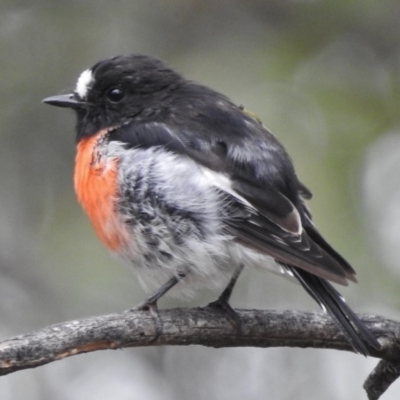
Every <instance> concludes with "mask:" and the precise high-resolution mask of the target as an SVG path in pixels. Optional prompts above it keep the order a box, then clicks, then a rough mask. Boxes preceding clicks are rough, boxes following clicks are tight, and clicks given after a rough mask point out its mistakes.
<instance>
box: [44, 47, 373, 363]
mask: <svg viewBox="0 0 400 400" xmlns="http://www.w3.org/2000/svg"><path fill="white" fill-rule="evenodd" d="M43 102H44V103H47V104H49V105H53V106H57V107H65V108H69V109H72V110H73V111H74V112H75V114H76V117H77V124H76V145H77V152H76V158H75V170H74V187H75V191H76V195H77V198H78V201H79V203H80V204H81V205H82V207H83V209H84V211H85V212H86V213H87V215H88V217H89V219H90V221H91V223H92V225H93V227H94V230H95V232H96V233H97V235H98V237H99V238H100V240H101V241H102V242H103V243H104V245H105V246H106V247H107V248H108V249H109V250H110V251H111V252H113V253H115V254H117V255H118V256H119V257H121V258H122V259H123V260H125V261H126V262H127V263H128V264H130V265H132V266H133V268H134V270H135V272H136V274H137V276H138V278H139V281H140V282H141V284H142V285H143V286H144V287H145V289H146V290H153V292H152V294H150V296H149V297H147V299H146V300H145V301H144V302H143V303H142V306H148V307H156V306H157V301H158V300H159V299H160V298H161V297H162V296H163V295H164V294H166V293H167V292H169V294H171V295H174V296H177V297H184V296H188V295H189V296H190V295H193V293H195V292H196V290H198V289H199V288H202V287H205V288H212V289H214V290H220V291H222V292H221V295H220V296H219V297H218V299H217V300H216V301H215V302H213V303H211V304H213V305H214V306H220V307H222V308H223V309H224V310H226V311H228V313H231V314H234V310H233V309H232V308H231V306H230V305H229V299H230V296H231V293H232V290H233V288H234V286H235V284H236V281H237V279H238V277H239V275H240V274H241V272H242V270H243V269H244V268H246V269H247V270H248V269H251V268H261V269H265V270H268V271H271V272H274V273H276V274H279V275H281V276H284V277H286V278H288V279H290V280H293V281H295V282H297V283H299V284H300V285H301V286H302V287H303V288H304V289H305V291H306V292H307V293H308V294H309V295H310V296H311V297H312V298H313V299H314V300H315V301H316V302H317V303H318V304H319V305H320V307H321V308H322V309H323V310H324V311H326V312H328V313H329V314H330V315H331V317H332V318H333V320H334V321H335V322H336V324H337V326H338V328H339V329H340V330H341V332H342V333H343V335H344V336H345V338H346V339H347V341H348V343H349V344H350V346H351V347H352V348H353V350H354V351H355V352H357V353H360V354H363V355H365V356H367V355H369V354H370V348H372V349H379V348H380V344H379V342H378V340H377V339H376V338H375V337H374V336H373V334H372V333H371V332H370V331H369V329H368V328H367V327H366V326H365V324H364V323H363V322H362V321H361V320H360V318H359V317H358V316H357V315H356V314H355V313H354V312H353V311H352V309H351V308H350V307H349V306H348V305H347V304H346V302H345V300H344V298H343V297H342V296H341V295H340V294H339V292H338V291H337V290H336V289H335V288H334V286H333V285H332V283H335V284H339V285H344V286H346V285H348V283H349V281H351V282H357V280H356V277H355V274H356V273H355V270H354V269H353V267H352V266H351V265H350V264H349V263H348V262H347V261H346V260H345V259H344V258H343V257H342V256H341V255H340V254H339V253H338V252H337V251H336V250H334V249H333V247H331V245H329V244H328V242H327V241H326V240H325V239H324V238H323V237H322V235H321V234H320V233H319V231H318V230H317V228H316V227H315V225H314V223H313V222H312V216H311V213H310V211H309V208H308V206H307V204H306V201H307V200H309V199H310V198H311V196H312V194H311V192H310V190H309V189H308V188H307V187H306V186H305V185H304V184H303V183H301V182H300V180H299V179H298V177H297V175H296V172H295V169H294V165H293V162H292V160H291V158H290V156H289V155H288V153H287V152H286V150H285V148H284V147H283V145H282V144H281V143H280V142H279V141H278V139H277V138H276V137H275V136H274V135H273V134H272V133H271V132H270V131H269V130H268V129H267V128H266V127H264V125H263V124H262V122H261V121H260V119H259V118H258V117H256V116H255V115H254V114H253V113H251V112H249V111H247V110H246V109H245V108H244V107H243V106H242V105H236V104H235V103H234V102H232V101H231V100H230V99H229V98H228V97H226V96H225V95H223V94H221V93H219V92H217V91H215V90H213V89H211V88H209V87H207V86H205V85H202V84H200V83H197V82H195V81H192V80H189V79H187V78H185V77H184V76H183V75H182V74H180V73H178V72H177V71H175V70H174V69H173V68H171V67H170V66H169V65H167V64H166V63H165V62H164V61H162V60H160V59H158V58H156V57H153V56H149V55H143V54H130V55H121V56H116V57H113V58H109V59H105V60H102V61H99V62H98V63H96V64H95V65H94V66H92V67H91V68H89V69H86V70H84V71H83V72H82V73H81V75H80V76H79V78H78V80H77V83H76V86H75V89H74V90H72V91H71V92H70V93H67V94H59V95H56V96H51V97H48V98H46V99H44V100H43Z"/></svg>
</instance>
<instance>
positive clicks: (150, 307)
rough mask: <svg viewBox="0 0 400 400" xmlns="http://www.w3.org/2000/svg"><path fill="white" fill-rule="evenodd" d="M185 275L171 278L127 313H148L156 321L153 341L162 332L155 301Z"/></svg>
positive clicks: (180, 274) (181, 274)
mask: <svg viewBox="0 0 400 400" xmlns="http://www.w3.org/2000/svg"><path fill="white" fill-rule="evenodd" d="M185 276H186V273H183V272H181V273H179V274H178V276H173V277H172V278H171V279H170V280H169V281H167V282H166V283H164V285H162V286H161V287H160V288H159V289H157V290H156V291H155V292H154V293H153V294H151V295H150V296H149V297H147V298H146V299H145V300H144V301H142V302H141V303H139V304H138V305H137V306H136V307H133V308H132V309H130V310H129V311H149V312H150V313H151V314H152V315H153V317H154V319H155V321H156V336H155V338H154V341H155V340H157V338H158V337H159V336H160V334H161V332H162V322H161V318H160V314H159V312H158V306H157V301H158V300H159V299H160V298H161V297H162V296H164V294H165V293H167V292H168V291H169V290H170V289H171V288H173V287H174V286H175V285H176V284H177V283H179V282H180V281H181V280H182V279H183V278H184V277H185Z"/></svg>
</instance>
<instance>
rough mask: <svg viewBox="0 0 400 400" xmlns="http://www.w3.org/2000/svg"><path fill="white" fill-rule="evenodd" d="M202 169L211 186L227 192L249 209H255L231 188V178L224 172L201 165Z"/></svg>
mask: <svg viewBox="0 0 400 400" xmlns="http://www.w3.org/2000/svg"><path fill="white" fill-rule="evenodd" d="M202 171H203V174H204V176H205V177H206V178H207V180H208V181H209V182H210V183H211V184H212V185H213V186H215V187H217V188H218V189H220V190H222V191H224V192H226V193H229V194H230V195H232V196H233V197H236V198H237V199H238V200H239V201H240V202H241V203H243V204H245V205H246V206H247V207H249V208H250V209H252V210H255V208H254V207H253V206H252V205H251V204H250V203H249V202H248V201H247V200H246V199H245V198H244V197H242V196H241V195H240V194H239V193H237V192H236V191H235V190H233V189H232V183H231V180H230V179H229V178H228V177H227V176H226V175H225V174H222V173H220V172H215V171H213V170H211V169H209V168H207V167H202Z"/></svg>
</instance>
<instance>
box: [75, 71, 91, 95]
mask: <svg viewBox="0 0 400 400" xmlns="http://www.w3.org/2000/svg"><path fill="white" fill-rule="evenodd" d="M92 81H93V74H92V71H91V70H90V69H87V70H85V71H83V72H82V73H81V75H80V76H79V78H78V81H77V82H76V88H75V92H76V93H77V94H78V96H79V97H80V98H81V99H85V98H86V96H87V93H88V91H89V86H90V84H91V82H92Z"/></svg>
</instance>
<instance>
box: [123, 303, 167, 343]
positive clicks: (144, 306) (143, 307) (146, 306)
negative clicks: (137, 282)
mask: <svg viewBox="0 0 400 400" xmlns="http://www.w3.org/2000/svg"><path fill="white" fill-rule="evenodd" d="M135 311H143V312H146V313H147V312H148V313H150V315H151V316H152V317H153V319H154V325H155V329H156V334H155V336H154V339H153V340H152V341H153V342H155V341H156V340H157V339H158V338H159V337H160V335H161V333H162V328H163V323H162V320H161V317H160V313H159V312H158V306H157V302H149V301H147V300H145V301H143V302H142V303H139V304H138V305H137V306H135V307H133V308H131V309H130V310H129V311H128V312H135Z"/></svg>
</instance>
